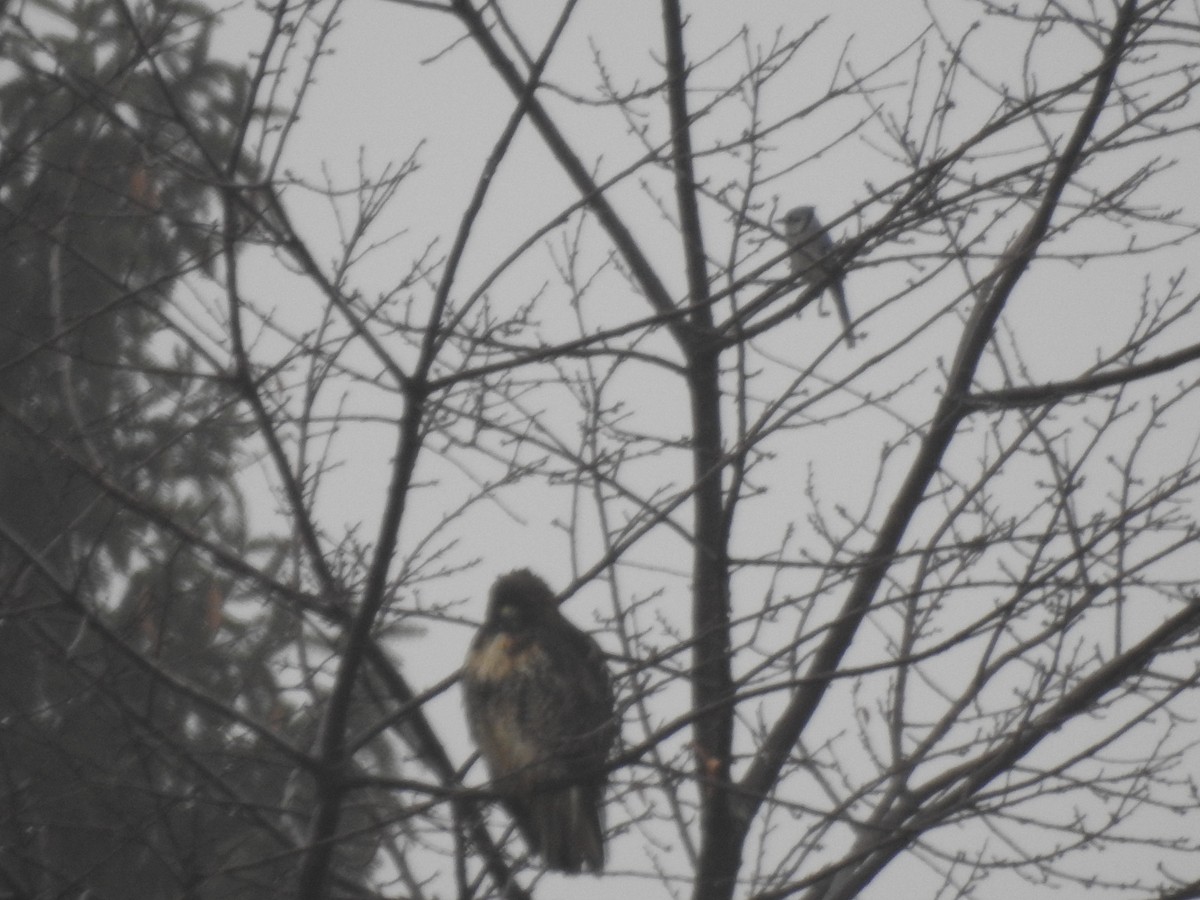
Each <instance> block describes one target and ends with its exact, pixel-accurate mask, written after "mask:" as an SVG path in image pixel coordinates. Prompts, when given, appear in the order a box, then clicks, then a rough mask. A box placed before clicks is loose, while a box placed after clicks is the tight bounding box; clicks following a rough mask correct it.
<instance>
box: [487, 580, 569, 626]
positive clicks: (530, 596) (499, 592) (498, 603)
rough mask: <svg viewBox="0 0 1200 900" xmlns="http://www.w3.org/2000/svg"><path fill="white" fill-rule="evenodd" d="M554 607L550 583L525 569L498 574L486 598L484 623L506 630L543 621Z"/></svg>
mask: <svg viewBox="0 0 1200 900" xmlns="http://www.w3.org/2000/svg"><path fill="white" fill-rule="evenodd" d="M557 609H558V601H557V599H556V598H555V596H554V592H553V591H552V590H550V586H549V585H548V584H546V582H544V581H542V579H540V578H538V577H537V576H536V575H534V574H533V573H532V572H530V571H529V570H528V569H517V570H516V571H515V572H509V573H508V574H507V575H501V576H500V577H499V578H497V579H496V582H495V584H493V585H492V591H491V594H490V595H489V597H488V609H487V623H488V624H489V625H491V626H492V627H493V628H498V629H500V630H504V631H508V630H513V629H519V628H522V627H526V626H529V625H533V624H534V623H536V622H540V621H543V620H544V619H545V618H546V617H547V616H551V615H553V614H554V613H555V612H556V611H557Z"/></svg>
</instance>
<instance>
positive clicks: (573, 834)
mask: <svg viewBox="0 0 1200 900" xmlns="http://www.w3.org/2000/svg"><path fill="white" fill-rule="evenodd" d="M463 693H464V696H465V699H466V710H467V719H468V722H469V724H470V726H471V734H472V735H473V736H474V738H475V741H476V743H478V744H479V749H480V751H481V752H482V754H483V758H484V759H485V760H486V761H487V764H488V768H489V769H490V770H491V773H492V779H493V782H494V786H495V789H496V791H497V792H498V793H499V794H500V796H501V798H502V801H503V803H504V806H505V807H506V808H507V809H508V811H509V813H510V814H511V815H512V817H513V820H514V821H515V822H516V823H517V827H518V828H519V829H520V831H521V834H522V835H523V836H524V838H525V841H526V843H527V844H528V845H529V847H530V849H532V850H534V851H535V852H537V853H538V854H539V855H540V856H541V857H542V860H543V861H544V862H545V864H546V866H547V867H548V868H551V869H558V870H560V871H563V872H579V871H582V870H583V869H585V868H587V869H591V870H592V871H594V872H599V871H600V870H601V869H602V868H603V867H604V815H603V805H604V788H605V784H606V782H607V781H608V775H607V773H606V772H605V771H604V764H605V760H606V759H607V757H608V753H609V750H610V749H611V748H612V745H613V743H614V741H615V740H616V737H617V730H618V723H617V720H616V711H615V704H614V700H613V692H612V683H611V681H610V679H609V675H608V669H607V667H606V666H605V664H604V653H603V651H601V649H600V647H599V645H598V644H597V643H596V642H595V641H594V640H593V639H592V638H591V637H590V636H589V635H587V634H585V633H584V632H582V631H580V630H579V629H578V628H576V627H575V626H574V625H572V624H571V623H570V622H568V621H567V620H566V619H565V618H563V616H562V613H560V612H559V610H558V602H557V600H556V598H555V596H554V593H553V592H552V591H551V590H550V588H549V586H548V585H547V584H546V582H544V581H542V579H540V578H538V577H537V576H536V575H534V574H533V573H532V572H530V571H529V570H528V569H521V570H519V571H516V572H509V573H508V574H507V575H502V576H501V577H500V578H498V579H497V580H496V583H495V584H494V585H492V591H491V596H490V597H489V600H488V609H487V616H486V618H485V619H484V622H483V624H482V625H481V626H480V628H479V633H478V634H477V635H476V636H475V639H474V641H472V643H471V649H470V651H469V652H468V654H467V660H466V664H465V666H464V668H463Z"/></svg>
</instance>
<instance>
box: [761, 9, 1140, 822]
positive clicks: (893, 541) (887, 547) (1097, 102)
mask: <svg viewBox="0 0 1200 900" xmlns="http://www.w3.org/2000/svg"><path fill="white" fill-rule="evenodd" d="M1136 17H1137V3H1136V0H1125V2H1124V3H1123V4H1122V6H1121V9H1120V13H1119V15H1118V16H1117V20H1116V22H1115V23H1114V25H1113V29H1112V34H1111V37H1110V39H1109V42H1108V45H1107V46H1106V48H1105V52H1104V57H1103V60H1102V62H1101V65H1100V66H1099V68H1098V69H1097V72H1096V79H1095V85H1094V87H1093V90H1092V95H1091V98H1090V99H1089V101H1088V103H1087V106H1086V107H1085V108H1084V109H1083V110H1082V112H1081V113H1080V116H1079V121H1078V122H1077V123H1076V126H1075V130H1074V132H1073V133H1072V135H1071V138H1070V140H1069V141H1068V142H1067V145H1066V147H1064V149H1063V152H1062V155H1061V156H1060V158H1059V161H1058V164H1057V166H1056V167H1055V170H1054V173H1053V175H1052V177H1051V178H1050V180H1049V182H1048V184H1047V187H1046V192H1045V194H1044V196H1043V197H1042V202H1041V203H1040V204H1039V206H1038V208H1037V210H1036V211H1035V212H1034V215H1033V218H1032V219H1031V220H1030V222H1029V223H1028V224H1027V225H1026V226H1025V228H1024V230H1023V231H1022V232H1021V234H1020V235H1019V236H1018V237H1017V239H1016V240H1015V241H1014V242H1013V244H1012V246H1011V247H1010V248H1009V249H1008V251H1007V252H1005V253H1004V254H1003V256H1002V257H1001V259H1000V261H999V265H998V268H997V271H996V272H995V274H994V275H993V277H992V285H991V289H990V291H988V293H987V294H986V295H985V296H984V297H983V298H982V299H981V300H980V302H979V304H978V305H977V306H976V308H975V310H974V312H973V313H972V314H971V317H970V318H969V319H968V321H967V324H966V327H965V329H964V331H963V335H962V338H961V340H960V342H959V348H958V353H957V355H956V357H955V360H954V364H953V366H952V367H951V370H950V374H949V376H948V380H947V384H946V390H945V393H944V395H943V397H942V400H941V401H940V402H939V403H938V405H937V408H936V410H935V411H934V414H933V419H932V421H931V423H930V425H929V431H928V433H927V434H926V435H925V439H924V440H923V441H922V443H921V447H920V449H919V450H918V453H917V457H916V459H915V460H914V461H913V464H912V468H911V469H910V470H909V473H908V477H907V478H906V479H905V481H904V483H903V484H902V485H901V487H900V489H899V492H898V494H897V496H896V498H895V500H894V502H893V504H892V507H891V509H890V510H889V511H888V514H887V516H886V518H885V519H884V522H883V524H882V526H881V527H880V529H879V533H878V536H877V537H876V539H875V543H874V546H873V547H872V548H871V549H870V551H869V552H868V553H867V555H866V559H865V561H864V565H863V568H862V570H861V571H860V572H859V575H858V577H857V578H856V579H855V581H854V584H853V585H852V587H851V589H850V595H849V597H847V599H846V602H845V604H844V606H843V608H842V611H841V614H840V616H839V617H838V621H837V624H836V625H835V626H834V627H833V628H832V629H831V630H830V632H829V634H828V635H827V637H826V639H825V641H824V643H823V644H822V646H821V647H820V648H819V649H818V651H817V653H816V654H815V655H814V657H813V661H812V665H811V666H810V668H809V673H810V675H811V676H812V677H813V679H814V680H812V681H806V682H805V683H804V684H802V685H801V686H800V687H799V688H797V690H796V691H795V693H794V694H793V695H792V697H791V699H790V700H789V701H788V704H787V707H786V708H785V710H784V712H783V714H782V715H781V716H780V717H779V719H778V720H777V721H776V722H775V724H774V726H773V727H772V729H771V731H770V733H769V734H768V736H767V739H766V741H765V742H764V745H763V749H762V752H761V753H760V754H759V755H758V757H757V758H756V759H755V761H754V763H753V764H752V765H751V766H750V768H749V769H748V770H747V772H746V775H745V776H744V778H743V779H742V787H743V788H744V791H745V792H744V794H743V796H744V797H745V798H747V799H746V800H745V802H744V803H743V805H742V808H741V810H740V815H739V825H740V826H741V829H742V835H743V836H744V834H745V831H746V829H748V828H749V824H750V821H751V819H752V818H753V817H754V814H755V813H756V811H757V810H758V808H759V806H760V805H761V804H762V798H763V797H765V796H766V793H767V791H768V790H769V789H770V786H771V785H772V784H773V783H774V782H775V779H776V778H777V777H778V775H779V772H780V770H781V769H782V767H783V765H784V763H785V762H786V760H787V758H788V755H789V754H790V753H791V750H792V748H793V747H794V746H795V744H796V741H797V740H798V739H799V737H800V735H801V734H802V733H803V731H804V728H805V726H806V725H807V724H808V722H809V720H810V719H811V718H812V716H813V714H814V713H815V712H816V710H817V708H818V706H819V705H820V703H821V700H822V698H823V697H824V696H825V691H826V690H827V689H828V686H829V683H830V679H832V677H833V676H834V674H835V673H836V672H837V669H838V666H839V665H840V663H841V659H842V657H843V655H845V653H846V651H847V650H848V649H849V647H850V644H851V642H852V641H853V640H854V637H855V635H856V634H857V633H858V628H859V626H860V625H861V624H862V621H863V619H864V618H865V617H866V614H867V612H868V610H869V609H870V606H871V601H872V599H873V597H874V596H875V594H876V592H877V591H878V589H879V586H880V584H881V583H882V581H883V578H884V576H885V575H886V573H887V571H888V568H889V566H890V564H891V560H892V558H893V554H895V552H896V550H897V548H898V547H899V545H900V541H901V539H902V537H903V536H904V534H905V532H906V531H907V529H908V526H909V523H910V522H911V521H912V519H913V517H914V515H915V514H916V511H917V509H918V507H919V506H920V505H921V502H922V500H923V498H924V496H925V491H926V489H927V487H928V485H929V483H930V481H931V480H932V479H933V477H934V475H935V474H936V473H937V471H938V469H939V468H940V466H941V461H942V458H943V457H944V455H945V453H946V451H947V449H948V448H949V446H950V443H951V441H952V439H953V438H954V435H955V432H956V431H957V428H958V424H959V422H960V421H961V419H962V417H963V416H964V415H965V414H966V413H967V412H968V411H969V410H968V408H967V407H966V406H965V404H964V400H965V398H966V397H967V396H968V394H969V391H970V387H971V382H972V380H973V378H974V375H975V371H976V369H977V367H978V365H979V361H980V359H981V358H982V356H983V352H984V350H985V348H986V347H987V344H988V342H989V341H990V340H991V337H992V332H993V330H994V328H995V325H996V321H997V320H998V318H999V316H1000V313H1001V312H1002V311H1003V309H1004V307H1005V305H1006V303H1007V302H1008V299H1009V297H1010V296H1011V294H1012V292H1013V290H1014V288H1015V287H1016V285H1017V283H1018V281H1019V280H1020V278H1021V276H1022V275H1023V274H1024V273H1025V270H1026V268H1027V267H1028V265H1029V263H1030V261H1031V260H1032V259H1033V256H1034V253H1035V252H1036V251H1037V249H1038V247H1039V245H1040V244H1041V242H1042V240H1043V239H1044V238H1045V236H1046V233H1047V231H1048V229H1049V226H1050V220H1051V218H1052V217H1053V215H1054V212H1055V210H1056V209H1057V207H1058V204H1059V201H1060V199H1061V197H1062V194H1063V191H1064V190H1065V189H1066V186H1067V184H1068V182H1069V180H1070V178H1071V176H1072V174H1073V173H1074V172H1075V171H1076V168H1077V167H1078V165H1079V164H1080V162H1081V160H1082V159H1083V157H1084V155H1085V146H1086V144H1087V141H1088V139H1089V137H1090V136H1091V134H1092V131H1093V129H1094V128H1095V125H1096V122H1097V120H1098V119H1099V117H1100V114H1101V112H1102V111H1103V110H1104V108H1105V105H1106V103H1107V101H1108V98H1109V96H1110V94H1111V92H1112V88H1113V82H1114V80H1115V78H1116V73H1117V69H1118V67H1119V65H1120V63H1121V59H1122V57H1123V56H1124V54H1125V51H1126V49H1127V47H1128V44H1129V40H1130V32H1131V30H1132V28H1133V25H1134V22H1135V20H1136Z"/></svg>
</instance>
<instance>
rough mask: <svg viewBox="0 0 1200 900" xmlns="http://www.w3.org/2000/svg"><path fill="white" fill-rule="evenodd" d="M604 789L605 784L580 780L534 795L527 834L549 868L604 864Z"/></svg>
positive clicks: (563, 869) (598, 867)
mask: <svg viewBox="0 0 1200 900" xmlns="http://www.w3.org/2000/svg"><path fill="white" fill-rule="evenodd" d="M603 793H604V786H603V785H594V784H579V785H572V786H571V787H568V788H563V789H562V790H558V791H548V792H546V793H543V794H538V795H536V796H534V797H532V798H530V803H529V808H528V810H527V813H528V815H527V816H526V817H525V826H526V827H525V829H524V830H525V831H526V835H525V838H526V840H527V841H528V842H529V844H530V846H531V847H532V848H533V849H534V850H536V851H537V852H538V853H539V854H540V855H541V857H542V861H543V862H544V863H545V864H546V867H547V868H549V869H558V870H559V871H561V872H581V871H583V870H584V869H585V868H586V869H590V870H591V871H593V872H599V871H601V870H602V869H603V868H604V822H603V818H602V813H601V810H602V804H601V801H602V799H603Z"/></svg>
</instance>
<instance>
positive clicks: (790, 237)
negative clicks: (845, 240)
mask: <svg viewBox="0 0 1200 900" xmlns="http://www.w3.org/2000/svg"><path fill="white" fill-rule="evenodd" d="M783 229H784V233H785V234H786V235H787V241H788V246H790V247H791V248H792V255H791V264H792V272H794V273H796V274H797V275H800V276H802V277H803V280H804V281H806V282H808V283H809V284H815V283H816V282H818V281H824V282H825V285H826V288H827V289H828V290H829V292H830V293H831V294H833V303H834V306H836V307H837V312H838V316H839V317H840V318H841V320H842V333H843V334H844V335H845V338H846V346H847V347H853V346H854V329H853V328H852V326H851V323H850V309H849V308H848V307H847V306H846V291H845V288H844V286H843V280H844V279H843V277H842V274H841V273H840V272H839V271H838V270H837V269H836V268H835V267H834V266H835V264H834V260H833V240H832V239H831V238H830V237H829V232H828V231H826V230H825V228H824V226H823V225H821V222H820V220H819V219H818V218H817V211H816V210H815V209H813V208H812V207H811V206H797V207H796V208H795V209H793V210H790V211H789V212H788V214H787V215H785V216H784V217H783Z"/></svg>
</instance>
